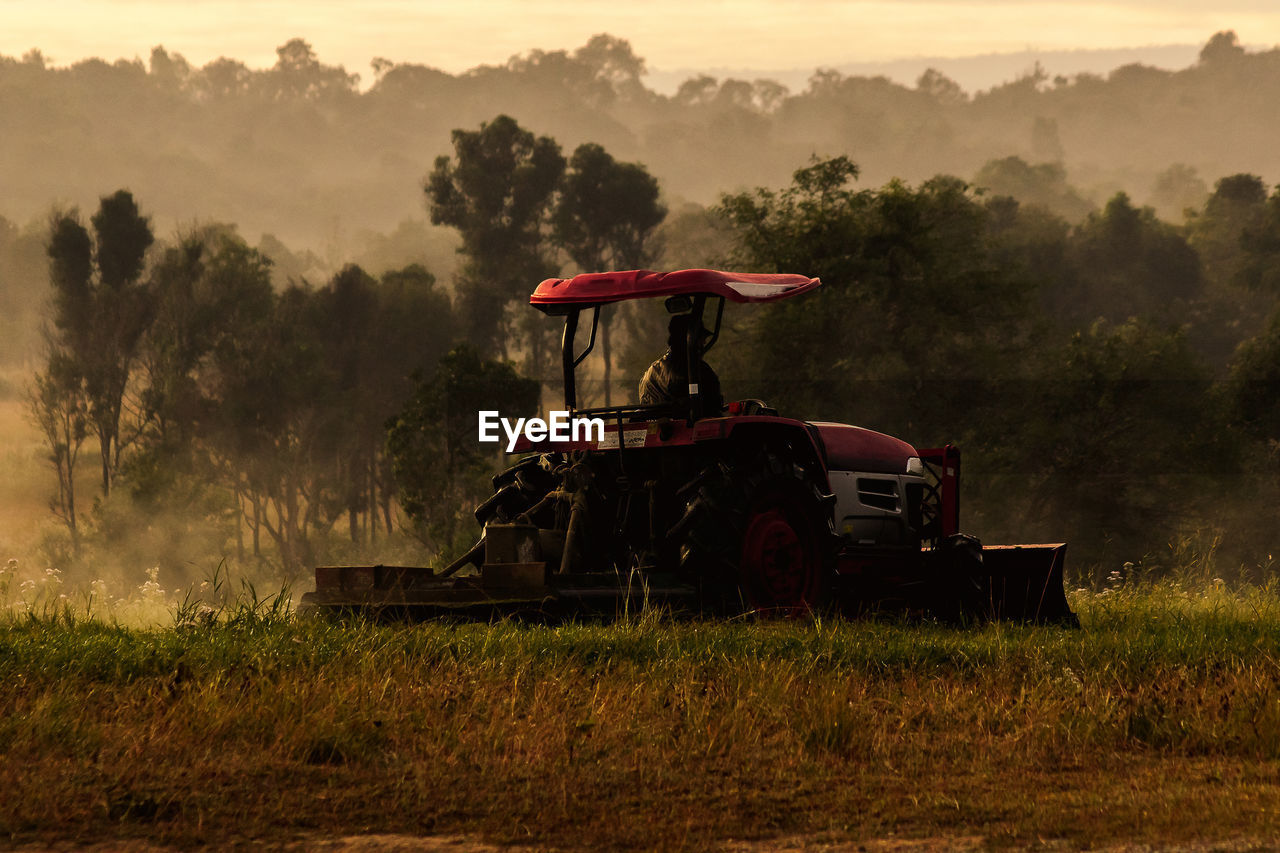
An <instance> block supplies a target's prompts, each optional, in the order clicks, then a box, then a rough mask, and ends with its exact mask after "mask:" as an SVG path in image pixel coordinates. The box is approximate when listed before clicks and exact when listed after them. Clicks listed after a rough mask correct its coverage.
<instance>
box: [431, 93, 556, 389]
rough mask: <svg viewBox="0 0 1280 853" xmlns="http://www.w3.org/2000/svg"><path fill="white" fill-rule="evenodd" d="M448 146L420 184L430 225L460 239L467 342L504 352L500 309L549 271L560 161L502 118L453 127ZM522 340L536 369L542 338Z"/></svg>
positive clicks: (549, 143)
mask: <svg viewBox="0 0 1280 853" xmlns="http://www.w3.org/2000/svg"><path fill="white" fill-rule="evenodd" d="M453 149H454V158H453V159H451V158H449V157H448V156H441V157H438V158H436V162H435V168H434V169H433V170H432V171H431V174H430V175H428V176H427V179H426V182H425V185H424V189H425V192H426V196H427V203H428V207H429V208H430V211H431V221H432V223H434V224H436V225H449V226H452V227H453V228H456V229H458V233H459V234H460V235H461V237H462V247H461V248H460V249H459V251H460V252H461V253H462V254H463V256H464V257H465V258H466V261H465V263H464V264H463V268H462V271H461V273H460V275H459V279H460V280H459V283H458V285H459V286H458V289H457V292H458V310H459V312H460V314H461V320H462V323H463V327H464V329H465V330H466V334H467V339H468V340H469V341H470V342H471V343H472V344H473V345H474V346H476V347H478V348H479V349H481V350H482V351H483V352H502V353H504V354H505V353H506V352H508V350H509V347H508V341H507V334H508V330H509V324H508V323H507V322H506V318H505V316H504V315H505V313H506V309H507V306H508V305H509V304H510V303H511V302H512V301H513V300H516V299H518V298H521V297H523V296H525V295H526V294H527V293H528V292H529V291H530V290H531V289H532V285H533V284H536V283H537V282H538V281H540V280H541V279H543V278H547V277H548V276H551V275H553V274H554V273H555V272H556V265H555V263H554V262H553V261H552V260H551V258H550V257H549V253H548V250H547V249H548V247H547V241H546V239H545V236H544V232H543V228H544V225H545V224H546V221H547V214H548V211H549V209H550V207H551V203H552V199H553V197H554V194H555V191H556V187H557V186H559V184H560V179H561V177H562V176H563V174H564V169H565V160H564V157H563V156H562V155H561V153H560V146H559V145H557V144H556V142H555V140H553V139H551V138H550V137H546V136H539V137H535V136H534V135H533V133H531V132H530V131H527V130H525V129H524V128H522V127H520V125H519V124H518V123H517V122H516V120H515V119H513V118H511V117H510V116H506V115H500V116H498V117H497V118H495V119H494V120H493V121H491V122H488V123H485V124H481V125H480V129H479V130H478V131H469V130H455V131H454V132H453ZM544 325H545V324H541V325H540V326H539V328H541V326H544ZM527 338H528V339H527V340H526V341H525V343H526V349H527V353H526V358H527V360H528V361H529V362H530V364H531V366H532V367H534V368H535V369H540V368H541V367H542V364H541V362H542V361H543V359H544V358H545V355H546V353H544V352H543V351H542V350H543V349H544V347H545V341H544V340H542V336H541V335H540V334H535V333H533V332H530V333H529V334H528V336H527Z"/></svg>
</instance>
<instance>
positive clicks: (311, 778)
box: [0, 578, 1280, 849]
mask: <svg viewBox="0 0 1280 853" xmlns="http://www.w3.org/2000/svg"><path fill="white" fill-rule="evenodd" d="M222 592H223V598H222V599H221V600H220V602H221V603H219V599H217V598H216V597H215V596H207V600H202V601H199V602H198V603H197V600H196V598H194V597H193V598H191V599H189V600H188V601H187V603H186V604H185V605H182V606H179V607H178V608H176V609H175V611H174V615H173V618H172V622H171V624H170V626H167V627H151V628H138V627H125V626H123V625H122V624H120V623H118V622H112V621H111V620H109V619H107V620H104V619H94V618H88V617H86V616H84V615H83V614H80V613H78V612H77V611H75V610H73V609H65V608H64V609H62V610H56V609H55V610H46V611H38V610H27V611H23V612H18V611H10V612H9V614H8V615H7V616H4V617H0V620H2V624H0V789H2V790H5V791H6V792H7V793H6V796H5V797H4V798H0V831H4V832H8V833H10V834H11V837H14V838H19V839H23V838H28V839H31V838H43V839H46V840H48V839H59V838H61V839H82V840H83V839H88V838H95V839H96V838H101V837H104V836H107V835H116V836H121V837H127V836H136V835H145V836H148V837H152V838H155V839H159V840H162V841H165V842H171V843H176V844H180V845H190V844H198V843H208V844H216V843H222V842H225V841H228V840H230V839H233V838H236V837H258V838H263V839H271V840H274V841H277V842H279V841H281V840H282V839H288V838H295V837H299V836H302V837H314V834H315V833H320V834H327V833H344V834H346V833H350V832H356V831H399V832H411V833H423V832H429V833H435V832H459V831H461V832H468V833H475V834H479V835H483V836H486V837H488V838H490V839H492V840H494V841H500V842H532V843H534V844H535V845H552V844H553V845H557V846H563V847H569V848H577V849H602V848H614V849H648V848H651V847H653V846H659V847H666V848H687V849H700V848H704V847H706V846H708V845H711V844H714V843H720V842H723V841H724V840H725V839H728V838H757V839H770V838H775V839H776V838H777V837H778V836H784V835H796V834H799V835H806V836H813V837H815V838H832V839H835V838H867V837H872V836H880V835H885V834H887V833H898V834H905V835H941V836H944V837H951V836H956V837H959V836H962V835H963V836H973V835H975V834H976V836H978V837H980V838H982V839H985V840H986V841H987V842H989V843H1004V842H1007V841H1022V842H1028V841H1033V840H1035V839H1037V838H1061V839H1066V840H1067V842H1069V843H1071V844H1094V843H1104V842H1109V841H1115V840H1118V839H1132V838H1137V839H1139V840H1144V841H1147V842H1159V841H1161V840H1166V841H1167V840H1168V839H1170V838H1184V837H1189V836H1199V837H1205V836H1207V837H1209V838H1223V837H1230V836H1235V835H1239V834H1240V833H1242V832H1243V833H1246V834H1253V835H1262V836H1267V835H1269V834H1270V833H1272V832H1274V831H1275V830H1276V828H1277V827H1276V825H1275V815H1276V813H1277V811H1276V807H1277V806H1280V784H1278V782H1277V779H1280V776H1278V775H1277V772H1276V769H1275V768H1276V767H1277V766H1280V689H1277V688H1278V687H1280V590H1277V589H1276V588H1274V587H1272V586H1266V587H1240V588H1235V589H1232V588H1228V587H1227V586H1226V585H1224V584H1213V583H1210V584H1208V585H1206V586H1203V587H1192V586H1188V585H1185V584H1181V583H1176V582H1162V583H1151V582H1132V581H1127V582H1122V581H1121V580H1120V579H1118V578H1117V579H1113V581H1112V582H1111V583H1110V585H1107V586H1105V587H1104V588H1103V589H1101V590H1099V591H1097V592H1092V591H1090V592H1074V593H1072V596H1071V599H1072V605H1073V607H1074V608H1075V609H1076V610H1078V611H1079V612H1080V614H1081V621H1082V624H1083V627H1082V628H1081V629H1079V630H1065V629H1059V628H1047V627H1025V626H1015V625H1008V624H991V625H986V626H982V627H980V628H976V629H970V630H957V629H953V628H950V627H946V626H941V625H934V624H927V623H926V624H920V623H906V622H903V623H898V622H849V621H844V620H838V619H831V620H814V621H808V622H782V623H753V622H713V623H690V622H672V621H670V620H668V619H665V618H663V617H662V616H661V615H660V614H654V613H644V614H639V615H634V616H631V617H629V618H627V619H625V620H623V621H621V622H619V623H615V624H569V625H561V626H556V627H547V626H527V625H521V624H516V623H505V622H504V623H497V624H461V623H460V624H450V623H442V622H434V623H428V624H422V625H379V624H374V623H370V622H365V621H361V620H354V621H347V622H333V621H324V620H298V619H295V618H293V617H292V616H291V615H290V611H289V608H288V606H287V605H286V604H284V603H282V602H285V601H286V600H287V599H286V598H285V597H284V596H259V595H258V594H257V593H256V592H255V591H252V590H251V589H250V588H247V587H236V588H234V589H232V588H229V587H223V588H222Z"/></svg>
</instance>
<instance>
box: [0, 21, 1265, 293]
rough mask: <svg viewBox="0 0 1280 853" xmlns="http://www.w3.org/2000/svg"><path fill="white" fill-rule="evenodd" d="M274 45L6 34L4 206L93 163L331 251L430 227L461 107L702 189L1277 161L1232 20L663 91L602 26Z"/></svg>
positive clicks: (15, 216)
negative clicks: (21, 40)
mask: <svg viewBox="0 0 1280 853" xmlns="http://www.w3.org/2000/svg"><path fill="white" fill-rule="evenodd" d="M277 53H278V58H277V62H276V64H275V65H274V66H272V67H271V68H266V69H250V68H248V67H247V66H245V65H244V63H242V62H240V61H238V60H236V59H234V58H222V59H219V60H216V61H214V62H210V63H209V64H207V65H205V66H203V67H194V66H192V65H191V64H190V63H188V62H187V61H186V60H185V59H183V58H182V57H181V56H180V55H177V54H173V53H170V52H169V51H166V50H165V49H164V48H163V47H160V46H157V47H156V48H155V49H154V50H153V51H152V53H151V55H150V57H147V58H145V59H138V60H118V61H114V62H108V61H103V60H100V59H90V60H84V61H80V62H76V63H73V64H71V65H69V66H65V67H63V66H59V65H56V64H54V63H52V62H50V61H49V60H48V59H47V58H46V57H44V56H43V55H42V54H40V53H39V52H38V51H32V52H30V53H28V54H27V55H26V56H24V57H21V58H17V57H0V113H2V114H3V115H4V116H5V133H4V134H3V136H0V183H2V184H3V186H4V187H5V189H6V192H5V202H4V204H5V210H3V211H0V213H2V214H3V215H4V216H6V217H8V218H9V219H10V220H11V221H15V222H19V223H23V222H26V221H28V220H30V219H32V218H33V217H41V216H43V215H44V213H45V211H46V210H47V207H48V205H49V203H50V201H51V200H62V201H65V202H69V203H72V204H79V205H80V206H82V207H86V208H87V207H89V206H91V205H92V204H93V203H95V200H96V193H100V192H101V191H102V190H101V189H100V188H101V187H117V186H128V187H129V188H130V189H131V190H132V191H133V192H134V193H135V194H136V195H137V197H139V198H143V199H147V200H148V205H149V209H150V210H151V211H152V216H153V218H155V220H156V224H157V225H158V226H159V227H160V228H161V231H162V232H167V231H169V230H171V229H172V228H173V227H175V226H177V225H180V224H183V223H185V222H189V221H190V218H191V217H193V216H201V217H205V218H207V219H210V220H212V221H223V222H236V223H238V224H239V226H240V227H241V229H242V232H243V233H244V234H246V235H247V236H248V237H249V238H250V240H251V242H254V244H255V245H256V241H257V239H258V235H259V234H262V233H269V234H274V235H276V236H277V237H279V238H281V239H282V240H283V241H284V242H285V243H286V244H287V245H290V246H295V247H301V248H305V249H311V250H314V251H316V252H318V253H319V254H320V256H321V257H324V256H326V255H327V254H329V251H328V250H329V249H330V248H332V252H333V253H334V254H336V256H337V257H336V258H334V259H333V260H334V262H333V263H331V265H330V266H331V269H329V270H328V272H329V273H332V272H336V271H337V269H338V268H339V267H340V266H341V261H340V260H338V258H341V259H345V260H351V259H356V256H357V255H359V254H360V253H361V252H362V251H364V250H365V249H366V248H368V247H369V246H370V245H371V244H372V243H373V242H376V237H375V236H374V235H377V234H389V233H391V232H392V231H394V230H395V229H396V228H397V227H398V226H401V225H402V224H403V223H405V222H406V221H416V223H417V227H418V228H419V229H422V228H424V227H425V226H424V225H423V223H422V208H421V204H420V196H419V194H418V193H417V192H416V191H415V187H416V185H417V182H418V181H419V180H420V179H421V178H422V175H423V174H424V173H425V172H427V171H428V170H429V169H430V165H431V163H432V162H433V161H434V159H435V158H436V157H438V156H441V155H448V154H452V153H453V152H452V151H451V140H450V132H451V131H452V130H454V129H456V128H475V127H478V126H479V125H480V124H481V123H483V122H488V121H490V120H492V119H493V118H494V117H495V116H498V115H509V116H511V117H512V118H514V119H515V120H516V121H517V122H519V123H520V125H521V126H522V127H524V128H527V129H528V130H529V131H531V132H532V133H533V134H534V135H535V136H550V137H554V138H555V139H556V140H557V141H558V143H559V144H560V145H561V146H562V147H563V150H564V151H566V152H568V151H573V150H575V149H576V148H577V147H578V146H579V145H581V144H584V143H595V144H599V145H601V146H603V147H604V148H605V149H606V150H608V151H609V152H610V154H611V155H612V156H614V157H615V158H617V159H618V160H620V161H623V162H641V163H644V164H645V165H646V167H647V169H648V170H649V172H650V173H651V174H652V175H654V176H655V177H656V178H657V179H658V180H659V182H660V183H661V184H662V186H663V188H664V191H665V192H666V193H667V195H668V197H669V198H672V199H684V200H690V201H694V202H697V203H700V204H710V203H713V202H714V201H715V200H716V197H717V195H718V194H719V193H720V192H722V191H733V190H737V189H741V188H745V187H750V186H756V185H766V186H781V185H783V184H785V183H786V182H787V181H788V180H789V176H790V172H791V171H792V170H793V169H794V168H795V166H796V164H799V163H803V162H805V161H806V160H807V158H808V157H809V156H810V155H812V154H815V153H817V154H819V155H820V156H824V157H830V156H837V155H840V154H848V155H849V156H851V157H853V158H854V159H855V160H856V161H857V162H858V164H859V165H860V167H861V168H862V170H863V176H864V179H865V180H866V181H867V182H868V183H869V184H871V185H880V184H883V183H884V182H886V181H888V180H890V179H892V178H901V179H903V180H906V181H908V182H912V183H918V182H919V181H922V180H925V179H927V178H929V177H932V176H933V175H936V174H939V173H944V174H952V175H958V176H961V177H964V178H971V177H973V176H974V175H976V174H977V173H978V172H979V170H980V169H982V168H983V166H984V164H986V163H988V162H989V161H992V160H999V159H1002V158H1007V157H1011V156H1017V157H1020V158H1022V159H1023V160H1024V161H1026V162H1027V163H1029V164H1035V165H1039V164H1044V163H1060V164H1061V166H1062V168H1063V169H1065V173H1066V175H1067V176H1068V177H1069V178H1070V180H1071V182H1072V183H1073V184H1074V185H1075V186H1076V187H1079V188H1080V193H1081V195H1082V197H1083V198H1084V199H1085V201H1087V202H1090V203H1092V204H1095V205H1096V204H1101V203H1102V202H1103V201H1105V200H1106V198H1109V197H1110V196H1111V195H1113V194H1114V192H1115V191H1116V190H1120V189H1123V190H1124V191H1126V192H1127V193H1128V194H1129V196H1130V198H1132V199H1133V200H1134V201H1135V203H1137V204H1139V205H1144V204H1148V203H1157V202H1158V203H1159V205H1160V207H1159V209H1160V213H1161V215H1162V216H1164V217H1166V218H1170V217H1173V218H1176V216H1177V215H1178V214H1180V212H1181V207H1179V206H1178V205H1182V204H1184V203H1186V202H1187V201H1188V198H1189V197H1188V196H1187V195H1186V194H1185V193H1183V190H1184V189H1185V186H1184V185H1185V184H1186V183H1187V181H1185V180H1184V181H1182V183H1181V184H1178V185H1177V186H1174V187H1171V186H1170V184H1169V181H1170V177H1171V176H1169V175H1166V174H1165V172H1166V170H1168V169H1169V168H1170V167H1172V166H1174V165H1175V164H1180V165H1181V166H1182V167H1183V168H1185V169H1186V170H1188V171H1187V172H1186V173H1184V174H1185V175H1190V176H1191V177H1190V179H1189V180H1190V181H1191V183H1194V181H1195V180H1196V176H1199V179H1200V180H1203V181H1211V180H1212V179H1213V178H1214V177H1215V176H1221V175H1227V174H1233V173H1236V172H1241V171H1248V172H1251V173H1254V174H1258V175H1261V176H1262V177H1263V178H1264V179H1265V180H1268V181H1269V182H1274V181H1275V180H1276V179H1277V178H1280V153H1278V152H1277V148H1276V146H1275V145H1274V144H1273V141H1274V140H1275V139H1276V138H1277V137H1278V136H1280V116H1278V115H1277V111H1276V110H1275V109H1274V108H1273V105H1274V104H1275V103H1276V101H1277V100H1278V99H1280V59H1278V58H1277V57H1278V56H1280V51H1276V50H1270V51H1259V52H1247V51H1245V50H1244V49H1243V48H1241V47H1240V46H1239V43H1238V40H1237V39H1236V37H1235V36H1234V34H1231V33H1219V34H1217V35H1215V36H1213V38H1212V39H1210V40H1208V41H1207V43H1206V46H1205V48H1204V50H1203V51H1202V53H1201V56H1200V58H1199V60H1198V61H1197V62H1196V63H1195V64H1193V65H1191V66H1190V67H1188V68H1185V69H1183V70H1179V71H1166V70H1161V69H1156V68H1151V67H1146V66H1141V65H1128V66H1125V67H1122V68H1118V69H1116V70H1114V71H1112V72H1111V73H1110V74H1108V75H1106V76H1102V75H1092V74H1079V75H1074V76H1071V77H1058V78H1053V79H1050V78H1049V77H1048V76H1047V74H1045V73H1044V72H1042V71H1040V70H1038V69H1031V70H1029V71H1028V73H1027V74H1026V75H1025V76H1023V77H1021V78H1019V79H1015V80H1010V81H1009V82H1007V83H1005V84H1003V85H1000V86H996V87H993V88H991V89H989V90H985V91H979V92H968V91H964V90H962V89H961V88H960V87H959V86H958V85H957V84H955V83H954V81H951V80H949V79H948V78H946V77H945V75H942V74H940V73H938V72H936V71H934V72H928V71H927V72H925V73H924V74H922V75H921V77H920V79H919V80H918V82H917V83H916V85H915V86H904V85H901V84H898V83H894V82H891V81H889V80H888V79H886V78H883V77H859V76H847V75H842V74H840V73H838V72H835V71H831V70H821V69H817V70H815V72H814V74H813V75H812V77H811V78H810V80H809V82H808V84H807V85H806V86H805V87H803V88H799V87H797V88H794V89H793V90H790V91H788V90H787V89H786V87H783V86H781V85H780V84H778V83H776V82H773V81H769V80H735V79H716V78H712V77H705V76H704V77H698V78H694V79H691V80H688V81H686V82H685V83H684V85H682V86H680V87H678V89H677V90H676V91H675V93H674V94H671V95H663V94H659V93H658V92H655V91H654V90H652V89H649V88H647V87H646V86H645V83H644V77H643V72H644V70H645V63H644V58H643V57H641V56H637V55H636V54H635V52H634V51H633V50H632V49H631V47H630V45H629V44H628V43H627V42H626V41H625V40H623V39H621V38H618V37H616V36H609V35H600V36H596V37H594V38H592V39H590V40H589V41H588V42H587V43H586V44H584V45H583V46H582V47H580V48H578V49H576V50H573V51H538V50H533V51H530V52H528V53H526V54H523V55H519V56H515V57H512V58H511V59H510V60H509V61H508V62H507V63H505V64H503V65H498V66H483V67H478V68H475V69H472V70H470V71H468V72H466V73H462V74H456V75H453V74H447V73H445V72H443V71H440V70H438V69H434V68H432V67H431V66H430V57H424V58H423V64H415V63H394V62H390V61H388V60H385V59H377V58H373V59H372V62H371V69H370V70H368V71H364V70H362V69H345V68H341V67H336V66H332V65H329V64H327V63H325V62H324V59H323V57H321V56H318V55H317V54H316V52H315V51H314V50H313V49H312V48H311V47H310V46H309V45H308V44H307V43H306V42H305V41H304V40H302V39H293V40H291V41H289V42H288V43H286V44H284V45H281V46H280V47H279V49H278V51H277ZM357 71H360V72H361V73H362V74H363V78H364V79H363V80H359V79H358V77H359V76H360V75H358V74H357V73H355V72H357ZM980 183H981V182H980ZM90 187H93V189H90ZM1178 187H1182V189H1179V188H1178ZM993 188H994V187H993ZM998 191H1000V192H1006V191H1007V190H1006V189H1004V188H1001V189H999V190H998ZM1171 193H1172V195H1171ZM1059 212H1062V213H1063V214H1064V215H1068V218H1069V219H1072V220H1074V218H1076V216H1078V215H1079V211H1065V210H1063V211H1059ZM448 239H449V238H448V237H447V235H437V237H436V240H437V242H435V243H433V244H430V245H428V243H427V241H426V240H425V239H419V242H418V245H417V246H416V247H415V248H414V249H413V251H416V252H418V253H420V254H419V256H414V257H403V256H402V257H400V258H397V259H396V260H395V261H394V262H393V263H392V264H391V265H399V266H402V265H403V264H404V263H407V262H411V261H418V262H422V263H425V264H426V265H427V266H429V267H430V268H432V269H439V270H440V271H441V272H443V271H444V270H443V267H442V266H441V262H443V261H447V260H448V259H449V255H450V250H451V247H450V245H449V244H448ZM428 252H429V253H430V256H428V255H427V253H428ZM366 265H367V264H366ZM388 268H389V267H388ZM371 269H372V271H373V272H374V273H380V272H382V271H384V269H385V268H371Z"/></svg>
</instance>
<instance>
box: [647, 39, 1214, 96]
mask: <svg viewBox="0 0 1280 853" xmlns="http://www.w3.org/2000/svg"><path fill="white" fill-rule="evenodd" d="M1202 46H1203V45H1198V44H1166V45H1150V46H1147V47H1122V48H1114V49H1106V50H1020V51H1017V52H1015V53H987V54H982V55H981V56H959V57H956V56H951V57H947V56H922V57H915V58H911V59H896V60H893V61H890V62H848V63H845V64H843V65H837V66H834V67H835V70H836V71H839V72H840V73H841V74H844V75H846V76H860V77H875V76H884V77H888V78H889V79H890V80H893V81H894V82H895V83H901V84H903V85H905V86H911V85H914V84H915V82H916V80H918V79H919V78H920V75H921V74H922V73H923V72H924V71H925V70H926V69H928V68H936V69H937V70H938V71H941V72H942V73H943V74H946V75H947V76H948V77H950V78H951V79H952V80H955V81H956V82H957V83H959V84H960V86H961V88H963V89H964V90H965V91H966V92H969V93H974V92H981V91H983V90H986V89H990V88H992V87H994V86H999V85H1001V84H1002V83H1008V82H1009V81H1011V80H1016V79H1018V78H1019V77H1022V76H1024V75H1025V74H1027V73H1028V72H1029V71H1031V70H1032V69H1034V68H1035V66H1036V63H1037V62H1038V63H1040V67H1041V68H1043V69H1044V70H1045V72H1046V73H1048V75H1049V77H1050V78H1053V77H1056V76H1058V75H1062V76H1064V77H1070V76H1072V75H1075V74H1080V73H1086V72H1087V73H1090V74H1106V73H1108V72H1109V71H1112V70H1114V69H1116V68H1119V67H1121V66H1123V65H1132V64H1134V63H1140V64H1142V65H1147V66H1151V67H1154V68H1164V69H1168V70H1176V69H1179V68H1186V67H1187V66H1189V65H1191V64H1192V63H1194V62H1195V61H1196V57H1197V55H1198V54H1199V53H1200V48H1201V47H1202ZM813 72H814V69H813V68H782V69H774V70H766V71H762V70H760V69H749V68H677V69H673V70H670V71H667V70H653V71H650V72H649V73H648V74H647V75H646V76H645V78H644V80H645V83H646V85H648V86H649V88H651V89H653V90H654V91H656V92H661V93H663V94H673V93H674V92H675V91H676V89H677V88H679V86H680V84H681V83H683V82H684V81H685V80H688V79H689V78H690V77H696V76H698V75H700V74H708V75H710V76H712V77H716V78H721V79H723V78H734V79H741V80H756V79H760V78H765V79H769V80H776V81H777V82H779V83H782V84H783V85H784V86H786V87H787V88H788V89H790V90H791V91H792V92H802V91H804V89H805V86H806V85H808V81H809V77H810V76H811V75H812V74H813Z"/></svg>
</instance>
